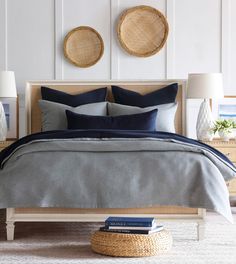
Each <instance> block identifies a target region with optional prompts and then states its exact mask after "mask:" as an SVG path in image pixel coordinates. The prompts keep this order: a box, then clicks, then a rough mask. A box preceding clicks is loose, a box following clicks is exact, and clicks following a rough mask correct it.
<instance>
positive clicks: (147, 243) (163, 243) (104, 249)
mask: <svg viewBox="0 0 236 264" xmlns="http://www.w3.org/2000/svg"><path fill="white" fill-rule="evenodd" d="M91 246H92V250H93V251H94V252H96V253H99V254H103V255H108V256H116V257H147V256H155V255H158V254H161V253H164V252H167V251H169V250H170V249H171V247H172V236H171V233H170V232H169V231H167V230H165V229H164V230H162V231H160V232H157V233H154V234H151V235H139V234H120V233H109V232H102V231H96V232H95V233H94V234H93V235H92V237H91Z"/></svg>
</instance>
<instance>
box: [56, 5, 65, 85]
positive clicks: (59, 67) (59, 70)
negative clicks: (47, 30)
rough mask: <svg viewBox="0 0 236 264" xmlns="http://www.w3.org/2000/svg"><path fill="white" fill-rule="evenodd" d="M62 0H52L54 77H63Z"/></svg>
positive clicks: (58, 78) (57, 78)
mask: <svg viewBox="0 0 236 264" xmlns="http://www.w3.org/2000/svg"><path fill="white" fill-rule="evenodd" d="M63 8H64V1H63V0H54V16H55V17H54V23H55V25H54V30H55V32H54V60H55V62H54V67H55V68H54V78H55V79H56V80H62V79H64V67H63V66H64V63H63V59H64V58H63V53H62V51H61V50H62V40H63V26H64V10H63Z"/></svg>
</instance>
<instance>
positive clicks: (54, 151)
mask: <svg viewBox="0 0 236 264" xmlns="http://www.w3.org/2000/svg"><path fill="white" fill-rule="evenodd" d="M234 176H235V171H234V170H232V168H230V166H229V165H227V164H226V163H225V162H224V161H222V160H220V159H219V158H218V157H217V156H215V155H214V154H213V153H211V152H210V151H208V150H206V149H204V148H201V147H197V146H194V145H191V144H183V143H181V144H180V143H179V142H177V141H176V142H169V141H166V140H159V139H151V138H144V139H86V138H84V139H57V140H39V141H34V142H31V143H29V144H27V145H25V146H22V147H20V148H18V149H17V150H16V151H15V152H14V153H13V154H12V155H11V157H10V158H9V159H8V160H7V161H6V163H5V165H4V169H3V170H1V171H0V208H7V207H68V208H73V207H76V208H124V207H126V208H129V207H147V206H153V205H176V206H186V207H195V208H207V209H212V210H214V211H216V212H219V213H220V214H222V215H223V216H225V217H226V218H227V219H228V220H229V221H230V222H232V221H233V220H232V215H231V210H230V204H229V193H228V190H227V187H226V184H225V180H228V179H231V178H233V177H234Z"/></svg>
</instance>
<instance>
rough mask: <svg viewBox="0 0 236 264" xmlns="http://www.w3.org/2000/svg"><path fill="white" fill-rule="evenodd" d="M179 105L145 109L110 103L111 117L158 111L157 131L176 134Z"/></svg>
mask: <svg viewBox="0 0 236 264" xmlns="http://www.w3.org/2000/svg"><path fill="white" fill-rule="evenodd" d="M177 106H178V104H177V103H170V104H162V105H156V106H149V107H145V108H141V107H136V106H128V105H121V104H116V103H108V114H109V116H119V115H131V114H138V113H145V112H148V111H151V110H154V109H157V110H158V114H157V118H156V130H157V131H163V132H170V133H175V124H174V121H175V113H176V110H177Z"/></svg>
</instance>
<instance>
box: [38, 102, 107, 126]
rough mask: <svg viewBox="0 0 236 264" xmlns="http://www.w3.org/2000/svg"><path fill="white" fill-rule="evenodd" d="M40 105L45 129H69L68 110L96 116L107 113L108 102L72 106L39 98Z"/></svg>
mask: <svg viewBox="0 0 236 264" xmlns="http://www.w3.org/2000/svg"><path fill="white" fill-rule="evenodd" d="M39 107H40V109H41V112H42V130H43V131H48V130H63V129H67V119H66V113H65V111H66V110H70V111H73V112H75V113H79V114H90V115H95V116H96V115H98V116H99V115H101V116H106V115H107V102H101V103H94V104H86V105H81V106H77V107H71V106H68V105H64V104H59V103H55V102H50V101H46V100H39Z"/></svg>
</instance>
